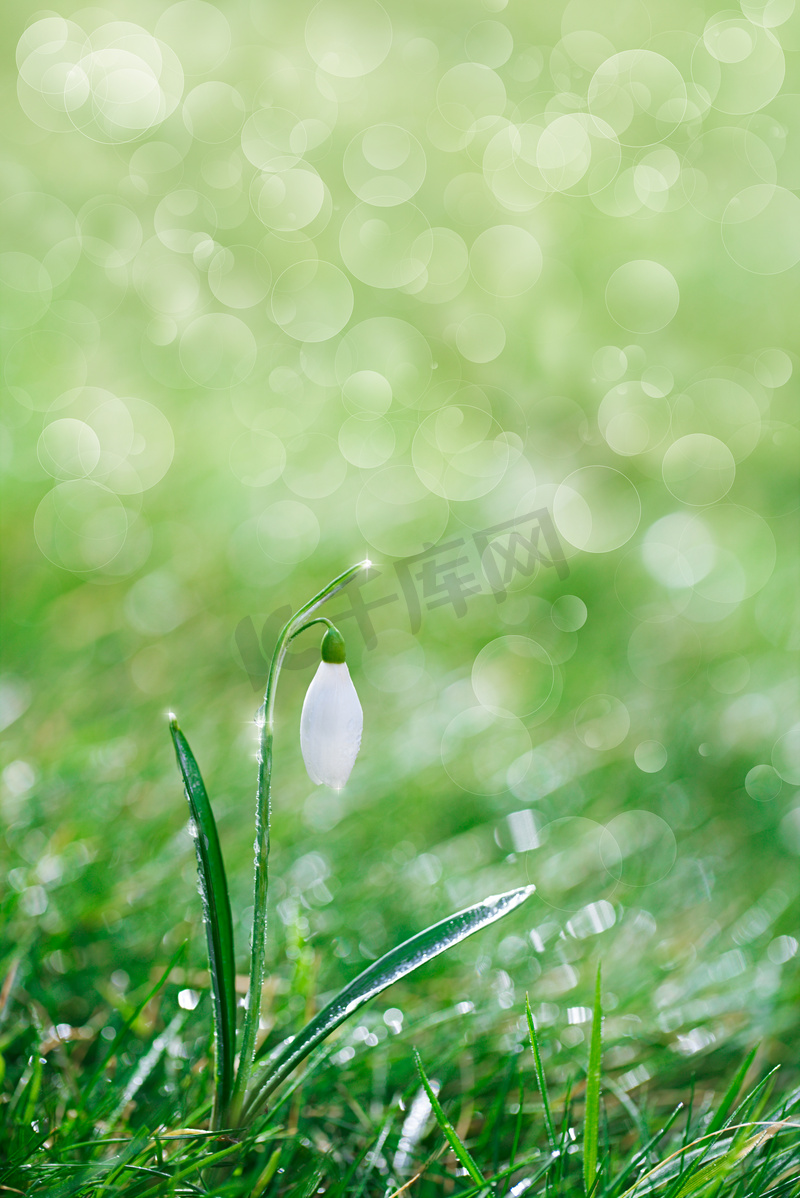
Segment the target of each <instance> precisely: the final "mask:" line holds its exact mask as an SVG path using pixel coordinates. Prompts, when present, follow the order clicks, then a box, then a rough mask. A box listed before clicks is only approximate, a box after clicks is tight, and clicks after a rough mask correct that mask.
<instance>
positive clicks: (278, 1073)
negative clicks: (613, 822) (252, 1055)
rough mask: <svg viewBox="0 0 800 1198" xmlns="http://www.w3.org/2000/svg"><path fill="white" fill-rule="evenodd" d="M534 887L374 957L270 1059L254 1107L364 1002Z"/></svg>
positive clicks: (512, 905) (453, 918)
mask: <svg viewBox="0 0 800 1198" xmlns="http://www.w3.org/2000/svg"><path fill="white" fill-rule="evenodd" d="M535 889H536V887H535V886H522V887H520V889H519V890H509V891H508V892H507V893H506V894H498V895H492V897H491V898H487V899H484V901H483V902H482V903H476V904H475V906H474V907H466V908H465V909H464V910H463V911H458V912H457V913H456V914H455V915H450V916H449V917H448V918H447V919H443V920H442V921H441V923H437V924H434V925H433V926H432V927H430V928H426V929H425V931H424V932H419V933H417V935H416V936H412V937H411V939H410V940H406V942H405V943H404V944H400V945H398V947H397V948H393V949H391V951H390V952H388V953H386V955H385V956H383V957H381V958H380V959H379V960H378V961H375V962H373V964H372V965H370V966H369V967H368V968H367V969H365V970H364V972H363V973H361V974H359V976H358V977H357V978H356V979H355V980H354V981H352V982H351V983H350V984H349V986H345V988H344V990H341V991H340V992H339V993H338V994H337V996H336V998H334V1000H333V1002H330V1003H328V1005H327V1007H325V1009H324V1010H322V1011H320V1012H319V1014H318V1015H316V1016H315V1017H314V1019H312V1020H311V1022H310V1023H307V1024H306V1026H305V1027H304V1028H303V1030H302V1031H301V1032H300V1033H299V1034H298V1035H297V1036H295V1037H294V1039H293V1040H291V1041H290V1042H289V1044H287V1045H286V1047H285V1048H284V1049H283V1051H282V1052H280V1053H279V1054H278V1055H277V1057H276V1058H275V1059H274V1060H273V1061H272V1062H271V1066H270V1071H269V1073H268V1074H267V1076H266V1078H265V1080H264V1081H263V1082H261V1083H260V1084H256V1086H255V1087H254V1090H253V1095H252V1101H251V1104H250V1105H251V1106H252V1105H253V1103H254V1102H255V1101H260V1100H262V1099H264V1098H266V1097H267V1096H268V1095H269V1094H271V1093H272V1091H273V1090H274V1089H275V1088H276V1087H277V1086H279V1085H280V1083H281V1082H282V1081H283V1080H284V1079H285V1078H286V1077H288V1076H289V1074H290V1073H291V1072H292V1070H293V1069H294V1068H295V1067H296V1066H297V1065H299V1064H300V1062H301V1061H302V1060H303V1059H304V1058H305V1057H307V1056H308V1054H309V1053H310V1052H311V1050H312V1049H313V1048H314V1047H315V1046H316V1045H317V1044H319V1043H320V1041H321V1040H324V1039H325V1037H326V1036H328V1035H330V1033H331V1032H332V1031H333V1030H334V1028H337V1027H338V1026H339V1024H340V1023H344V1021H345V1020H346V1019H349V1017H350V1016H351V1015H353V1014H355V1012H356V1011H357V1010H359V1008H360V1007H362V1006H363V1005H364V1003H365V1002H368V1001H369V999H371V998H374V997H375V995H376V994H380V993H381V991H382V990H385V989H386V988H387V986H391V985H392V984H393V983H394V982H397V981H399V980H400V978H403V977H405V976H406V974H409V973H411V972H412V971H413V970H415V969H418V968H419V966H420V965H424V964H425V963H426V962H427V961H432V960H433V958H434V957H438V956H439V954H440V953H443V952H445V950H446V949H448V948H452V947H453V945H454V944H458V943H459V942H460V941H462V940H465V939H466V937H467V936H471V935H472V934H473V932H478V931H480V929H481V928H485V927H487V926H488V925H489V924H490V923H494V922H495V920H497V919H502V917H503V916H504V915H508V913H509V912H510V911H513V910H514V909H515V908H516V907H519V905H520V904H521V903H524V902H525V900H526V899H527V898H529V897H530V896H531V895H532V894H533V892H534V891H535Z"/></svg>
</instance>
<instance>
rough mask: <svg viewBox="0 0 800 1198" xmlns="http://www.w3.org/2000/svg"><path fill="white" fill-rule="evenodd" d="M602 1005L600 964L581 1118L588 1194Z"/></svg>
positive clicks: (596, 1126) (596, 1125)
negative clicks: (584, 1101)
mask: <svg viewBox="0 0 800 1198" xmlns="http://www.w3.org/2000/svg"><path fill="white" fill-rule="evenodd" d="M602 1023H603V1006H602V1000H601V997H600V966H599V965H598V967H597V981H596V982H595V987H594V1013H593V1015H592V1038H591V1041H590V1042H589V1069H588V1072H587V1075H586V1112H585V1114H584V1120H583V1181H584V1185H585V1186H586V1193H587V1194H591V1192H592V1190H593V1189H594V1185H595V1180H596V1178H597V1145H598V1140H599V1132H600V1057H601V1053H602V1042H603V1033H602Z"/></svg>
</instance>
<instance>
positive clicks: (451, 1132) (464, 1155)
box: [414, 1050, 486, 1186]
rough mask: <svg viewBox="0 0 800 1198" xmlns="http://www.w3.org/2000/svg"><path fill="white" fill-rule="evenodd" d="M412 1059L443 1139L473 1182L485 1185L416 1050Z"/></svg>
mask: <svg viewBox="0 0 800 1198" xmlns="http://www.w3.org/2000/svg"><path fill="white" fill-rule="evenodd" d="M414 1060H415V1061H416V1065H417V1072H418V1073H419V1076H420V1080H421V1082H422V1085H423V1087H424V1089H425V1093H426V1094H427V1095H428V1102H429V1103H430V1104H431V1110H432V1111H433V1114H434V1117H435V1119H436V1122H437V1123H438V1124H439V1127H440V1128H441V1130H442V1133H443V1135H444V1137H445V1139H446V1140H447V1142H448V1144H449V1145H450V1147H451V1148H452V1149H453V1152H454V1153H455V1155H456V1156H457V1157H458V1159H459V1160H460V1161H461V1164H462V1166H463V1167H464V1168H465V1169H466V1171H467V1173H468V1174H469V1175H470V1177H471V1178H472V1180H473V1181H474V1182H475V1184H476V1185H478V1186H485V1185H486V1179H485V1178H484V1176H483V1174H482V1173H481V1171H480V1169H479V1168H478V1166H477V1165H476V1164H475V1161H474V1160H473V1159H472V1157H471V1156H470V1153H469V1151H468V1149H467V1147H466V1145H465V1144H464V1143H463V1142H462V1140H461V1138H460V1137H459V1135H458V1132H457V1131H456V1129H455V1128H454V1127H453V1125H452V1123H451V1122H450V1120H449V1119H448V1118H447V1115H445V1113H444V1111H443V1110H442V1104H441V1103H440V1102H439V1099H438V1098H437V1096H436V1094H435V1092H434V1089H433V1087H432V1086H431V1083H430V1082H429V1081H428V1079H427V1077H426V1075H425V1070H424V1069H423V1068H422V1061H421V1059H420V1055H419V1053H418V1052H417V1051H416V1050H415V1051H414Z"/></svg>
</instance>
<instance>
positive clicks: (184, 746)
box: [169, 716, 236, 1118]
mask: <svg viewBox="0 0 800 1198" xmlns="http://www.w3.org/2000/svg"><path fill="white" fill-rule="evenodd" d="M169 730H170V732H171V733H172V743H173V744H174V746H175V754H176V756H177V758H178V766H179V768H180V771H181V776H182V778H183V785H184V790H185V792H186V798H187V800H188V802H189V810H190V812H191V818H192V824H193V834H194V844H195V849H196V851H197V873H198V876H199V878H200V894H201V896H202V899H203V922H204V923H205V926H206V941H207V944H208V964H209V969H210V971H211V988H212V992H213V999H214V1046H215V1053H214V1055H215V1072H216V1079H215V1081H216V1112H217V1117H218V1118H221V1117H222V1116H223V1112H224V1111H225V1110H226V1108H227V1105H228V1102H229V1100H230V1097H231V1094H232V1092H233V1062H234V1055H235V1052H236V989H235V983H236V959H235V956H234V950H233V919H232V918H231V903H230V896H229V894H228V883H227V879H226V877H225V865H224V863H223V860H222V849H221V848H220V843H219V836H218V834H217V824H216V820H215V819H214V812H213V810H212V808H211V803H210V802H209V799H208V795H207V793H206V788H205V785H204V783H203V779H202V777H201V776H200V770H199V769H198V766H197V762H196V761H195V759H194V755H193V753H192V750H191V749H190V748H189V743H188V741H187V740H186V737H185V736H184V735H183V733H182V732H181V730H180V728H179V727H178V723H177V720H176V719H175V717H174V716H172V717H171V718H170V722H169Z"/></svg>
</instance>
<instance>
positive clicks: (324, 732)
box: [300, 661, 364, 790]
mask: <svg viewBox="0 0 800 1198" xmlns="http://www.w3.org/2000/svg"><path fill="white" fill-rule="evenodd" d="M363 727H364V713H363V711H362V710H361V704H360V703H359V701H358V695H357V694H356V688H355V687H354V686H353V682H352V679H351V678H350V671H349V670H348V668H347V666H346V664H345V663H344V662H342V663H341V664H334V663H332V662H327V661H322V662H320V664H319V668H318V669H317V672H316V674H315V675H314V677H313V678H312V680H311V685H310V686H309V688H308V691H307V693H306V697H305V702H304V703H303V712H302V715H301V716H300V748H301V750H302V752H303V760H304V761H305V763H306V769H307V770H308V776H309V778H310V779H311V781H312V782H315V783H316V784H317V786H319V785H320V784H321V783H323V782H324V783H325V784H326V785H327V786H331V787H333V789H334V790H341V789H342V787H343V786H344V784H345V782H346V781H347V779H348V778H349V777H350V771H351V770H352V768H353V765H354V763H355V760H356V757H357V756H358V750H359V748H360V747H361V732H362V729H363Z"/></svg>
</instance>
